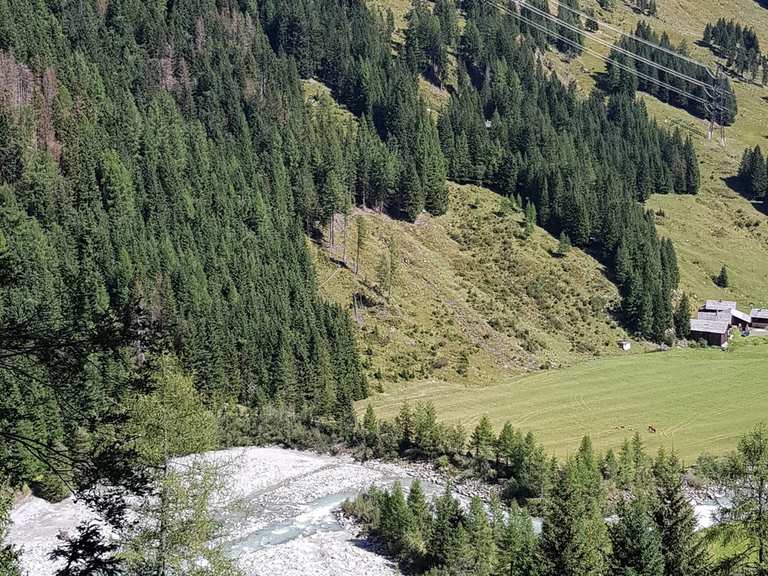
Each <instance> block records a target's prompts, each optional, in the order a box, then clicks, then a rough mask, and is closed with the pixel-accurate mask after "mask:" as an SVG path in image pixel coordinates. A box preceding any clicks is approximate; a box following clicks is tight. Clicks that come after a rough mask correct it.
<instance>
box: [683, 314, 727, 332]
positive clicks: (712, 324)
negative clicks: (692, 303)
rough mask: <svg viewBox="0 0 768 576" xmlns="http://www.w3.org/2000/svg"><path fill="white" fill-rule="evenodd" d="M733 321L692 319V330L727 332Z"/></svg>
mask: <svg viewBox="0 0 768 576" xmlns="http://www.w3.org/2000/svg"><path fill="white" fill-rule="evenodd" d="M730 325H731V323H730V322H728V320H701V319H699V318H693V319H691V332H700V333H703V334H721V335H722V334H726V333H727V332H728V328H730Z"/></svg>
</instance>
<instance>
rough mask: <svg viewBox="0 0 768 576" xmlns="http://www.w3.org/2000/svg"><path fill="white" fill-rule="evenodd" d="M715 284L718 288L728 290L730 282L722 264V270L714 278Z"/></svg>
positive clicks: (726, 268) (725, 267)
mask: <svg viewBox="0 0 768 576" xmlns="http://www.w3.org/2000/svg"><path fill="white" fill-rule="evenodd" d="M715 284H717V285H718V286H720V288H728V286H729V285H730V281H729V279H728V267H727V266H726V265H725V264H723V266H722V268H720V272H719V274H718V275H717V278H715Z"/></svg>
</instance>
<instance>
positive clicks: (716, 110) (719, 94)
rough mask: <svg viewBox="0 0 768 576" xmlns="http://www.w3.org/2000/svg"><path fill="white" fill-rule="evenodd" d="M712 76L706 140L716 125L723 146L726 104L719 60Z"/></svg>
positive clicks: (721, 67) (709, 137)
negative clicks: (712, 90) (713, 83)
mask: <svg viewBox="0 0 768 576" xmlns="http://www.w3.org/2000/svg"><path fill="white" fill-rule="evenodd" d="M710 75H711V72H710ZM713 77H714V79H715V85H714V93H713V94H710V98H711V99H712V103H711V107H709V129H708V130H707V140H712V136H714V133H715V128H716V127H717V128H719V129H720V145H721V146H722V147H723V148H725V118H724V114H723V111H724V110H725V104H726V102H725V98H724V97H723V94H724V88H723V87H724V86H725V83H724V82H723V78H724V76H723V66H722V65H721V64H720V63H719V62H718V63H717V74H715V75H714V76H713Z"/></svg>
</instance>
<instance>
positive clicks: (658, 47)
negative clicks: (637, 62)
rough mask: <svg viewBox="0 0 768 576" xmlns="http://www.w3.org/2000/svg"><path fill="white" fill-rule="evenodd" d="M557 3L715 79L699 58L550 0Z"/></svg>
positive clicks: (556, 0) (558, 5) (556, 1)
mask: <svg viewBox="0 0 768 576" xmlns="http://www.w3.org/2000/svg"><path fill="white" fill-rule="evenodd" d="M548 1H551V2H552V3H554V4H555V6H557V7H558V8H563V9H565V10H568V11H570V12H572V13H574V14H578V15H579V16H582V17H583V18H586V19H589V20H592V21H594V22H597V23H598V25H599V26H600V28H607V29H608V30H612V31H614V32H618V33H619V34H621V35H622V36H626V37H627V38H631V39H632V40H634V41H635V42H640V43H641V44H645V45H646V46H650V47H651V48H654V49H656V50H660V51H662V52H666V53H667V54H669V55H670V56H674V57H676V58H680V59H681V60H685V61H686V62H689V63H690V64H695V65H696V66H700V67H701V68H704V70H706V71H707V74H709V75H710V76H711V77H712V79H715V75H714V74H712V71H711V70H710V69H709V67H708V66H707V65H706V64H703V63H702V62H699V61H698V60H694V59H693V58H690V57H688V56H686V55H685V54H681V53H680V52H677V51H675V50H672V49H670V48H666V47H664V46H661V45H660V44H655V43H653V42H650V41H648V40H646V39H645V38H640V37H639V36H637V35H635V34H632V33H631V32H624V31H623V30H621V29H620V28H616V27H615V26H611V25H610V24H608V23H607V22H603V21H602V20H598V19H597V18H596V17H595V16H590V15H589V14H587V13H585V12H582V11H581V10H577V9H576V8H573V7H572V6H568V5H566V4H563V3H561V2H559V1H558V0H548Z"/></svg>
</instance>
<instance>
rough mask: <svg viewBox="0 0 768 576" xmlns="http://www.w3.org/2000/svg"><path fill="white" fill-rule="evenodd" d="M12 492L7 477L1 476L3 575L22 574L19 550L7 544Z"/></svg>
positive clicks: (0, 555)
mask: <svg viewBox="0 0 768 576" xmlns="http://www.w3.org/2000/svg"><path fill="white" fill-rule="evenodd" d="M12 500H13V499H12V492H11V490H10V488H9V486H8V484H7V482H6V480H5V479H3V478H0V574H3V576H21V567H20V566H19V551H18V550H17V549H16V548H15V547H14V546H11V545H10V544H6V543H5V542H6V538H7V536H8V523H9V520H8V514H9V513H10V510H11V503H12Z"/></svg>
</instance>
